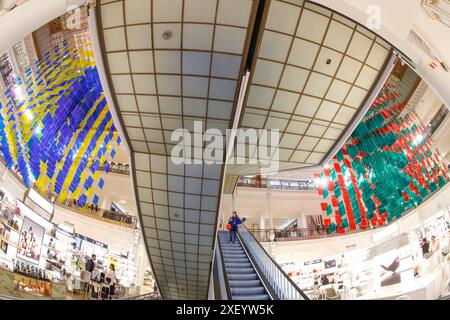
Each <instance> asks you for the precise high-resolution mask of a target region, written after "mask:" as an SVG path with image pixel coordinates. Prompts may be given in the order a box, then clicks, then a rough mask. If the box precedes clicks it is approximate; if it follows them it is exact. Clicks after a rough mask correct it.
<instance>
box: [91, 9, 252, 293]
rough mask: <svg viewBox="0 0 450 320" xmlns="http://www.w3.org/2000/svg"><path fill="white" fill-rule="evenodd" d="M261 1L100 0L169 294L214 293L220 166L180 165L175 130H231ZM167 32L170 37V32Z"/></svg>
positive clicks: (152, 240) (109, 58) (154, 255)
mask: <svg viewBox="0 0 450 320" xmlns="http://www.w3.org/2000/svg"><path fill="white" fill-rule="evenodd" d="M252 5H253V1H252V0H119V1H105V0H103V1H101V3H100V5H99V9H100V10H99V11H100V14H99V17H100V20H101V28H102V32H103V42H104V55H105V60H106V62H107V63H106V64H107V66H108V69H109V75H110V77H111V83H112V87H113V91H114V93H115V100H116V104H117V106H116V108H117V109H118V110H117V112H118V113H119V115H120V117H121V119H122V122H123V123H122V125H123V126H124V130H125V132H126V134H127V136H128V140H129V141H128V142H129V144H130V147H131V149H132V152H133V157H134V159H133V160H134V177H135V192H136V193H137V199H138V203H139V207H140V210H139V211H140V216H141V223H142V227H143V232H144V235H145V237H146V243H147V247H148V252H149V254H150V257H151V261H152V267H153V269H154V273H155V276H156V279H157V281H158V285H159V287H160V290H161V292H162V294H163V297H164V298H165V299H206V295H207V288H208V284H209V283H208V279H209V273H210V267H211V260H212V252H213V240H214V232H215V227H216V219H217V207H218V202H219V198H220V195H219V191H220V184H221V175H222V169H223V168H222V167H223V166H221V165H206V164H205V165H203V164H192V165H185V166H184V165H178V166H177V165H174V164H173V163H172V161H171V160H170V154H171V150H172V147H173V145H174V144H176V143H173V142H172V141H171V133H172V131H173V130H175V129H178V128H187V129H189V130H192V126H193V121H194V120H196V121H202V122H203V128H204V129H205V130H206V129H208V128H219V129H222V130H223V129H226V128H228V127H230V119H231V115H232V109H233V103H234V100H235V94H236V88H237V83H238V79H239V77H240V73H241V65H243V63H242V60H243V57H242V56H243V54H244V50H245V43H246V37H247V31H248V25H249V21H250V17H251V14H252ZM164 35H165V36H166V38H167V39H166V38H165V37H164Z"/></svg>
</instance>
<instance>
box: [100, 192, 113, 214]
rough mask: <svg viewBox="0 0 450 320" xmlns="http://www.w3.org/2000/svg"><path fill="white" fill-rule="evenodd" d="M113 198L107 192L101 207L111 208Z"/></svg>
mask: <svg viewBox="0 0 450 320" xmlns="http://www.w3.org/2000/svg"><path fill="white" fill-rule="evenodd" d="M111 204H112V201H111V198H110V197H109V196H108V195H106V194H105V197H104V198H103V201H102V205H101V206H100V208H102V209H105V210H111Z"/></svg>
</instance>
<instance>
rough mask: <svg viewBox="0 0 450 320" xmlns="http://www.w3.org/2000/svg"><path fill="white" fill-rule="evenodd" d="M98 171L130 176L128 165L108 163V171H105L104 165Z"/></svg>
mask: <svg viewBox="0 0 450 320" xmlns="http://www.w3.org/2000/svg"><path fill="white" fill-rule="evenodd" d="M98 170H100V171H105V172H106V171H108V172H112V173H118V174H125V175H130V165H129V164H128V163H115V162H110V163H109V167H108V170H106V165H101V166H100V167H99V168H98Z"/></svg>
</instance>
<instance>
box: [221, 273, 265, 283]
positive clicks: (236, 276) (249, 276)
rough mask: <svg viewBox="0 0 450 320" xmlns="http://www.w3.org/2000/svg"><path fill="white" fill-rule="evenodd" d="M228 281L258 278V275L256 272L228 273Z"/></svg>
mask: <svg viewBox="0 0 450 320" xmlns="http://www.w3.org/2000/svg"><path fill="white" fill-rule="evenodd" d="M228 280H229V281H247V280H259V278H258V275H257V274H256V273H250V274H229V275H228Z"/></svg>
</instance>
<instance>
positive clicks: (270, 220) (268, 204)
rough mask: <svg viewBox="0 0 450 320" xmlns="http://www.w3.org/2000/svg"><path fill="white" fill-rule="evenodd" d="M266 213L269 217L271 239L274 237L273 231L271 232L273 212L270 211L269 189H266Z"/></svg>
mask: <svg viewBox="0 0 450 320" xmlns="http://www.w3.org/2000/svg"><path fill="white" fill-rule="evenodd" d="M267 214H268V218H269V221H268V222H269V226H268V229H270V232H269V239H270V240H271V241H272V240H273V239H274V238H275V233H274V232H273V213H272V196H271V194H270V190H268V191H267Z"/></svg>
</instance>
